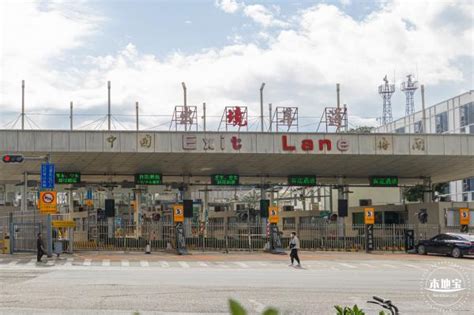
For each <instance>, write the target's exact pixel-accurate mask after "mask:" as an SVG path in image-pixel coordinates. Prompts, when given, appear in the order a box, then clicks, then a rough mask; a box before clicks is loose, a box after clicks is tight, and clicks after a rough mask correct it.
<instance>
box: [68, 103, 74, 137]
mask: <svg viewBox="0 0 474 315" xmlns="http://www.w3.org/2000/svg"><path fill="white" fill-rule="evenodd" d="M72 106H73V105H72V101H71V103H70V105H69V122H70V129H71V130H72V129H73V127H74V125H73V120H72V119H73V118H72V117H73V116H72V108H73V107H72Z"/></svg>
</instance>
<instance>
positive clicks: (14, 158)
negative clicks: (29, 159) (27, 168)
mask: <svg viewBox="0 0 474 315" xmlns="http://www.w3.org/2000/svg"><path fill="white" fill-rule="evenodd" d="M23 160H24V157H23V155H11V154H7V155H4V156H3V157H2V161H3V163H22V162H23Z"/></svg>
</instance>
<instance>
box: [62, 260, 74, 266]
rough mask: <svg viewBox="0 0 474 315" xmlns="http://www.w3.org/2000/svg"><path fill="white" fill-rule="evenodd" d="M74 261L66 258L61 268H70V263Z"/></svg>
mask: <svg viewBox="0 0 474 315" xmlns="http://www.w3.org/2000/svg"><path fill="white" fill-rule="evenodd" d="M73 260H74V258H68V259H66V262H65V263H64V265H63V266H66V267H70V266H72V261H73Z"/></svg>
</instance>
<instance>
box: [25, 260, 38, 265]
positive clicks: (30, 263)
mask: <svg viewBox="0 0 474 315" xmlns="http://www.w3.org/2000/svg"><path fill="white" fill-rule="evenodd" d="M34 264H36V259H30V261H29V262H27V263H26V265H28V266H32V265H34Z"/></svg>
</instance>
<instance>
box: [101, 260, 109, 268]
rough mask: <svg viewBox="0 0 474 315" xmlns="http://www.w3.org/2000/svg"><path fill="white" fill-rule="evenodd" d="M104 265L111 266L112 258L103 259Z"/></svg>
mask: <svg viewBox="0 0 474 315" xmlns="http://www.w3.org/2000/svg"><path fill="white" fill-rule="evenodd" d="M102 266H104V267H108V266H110V259H102Z"/></svg>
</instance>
